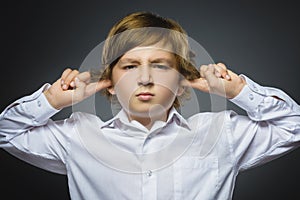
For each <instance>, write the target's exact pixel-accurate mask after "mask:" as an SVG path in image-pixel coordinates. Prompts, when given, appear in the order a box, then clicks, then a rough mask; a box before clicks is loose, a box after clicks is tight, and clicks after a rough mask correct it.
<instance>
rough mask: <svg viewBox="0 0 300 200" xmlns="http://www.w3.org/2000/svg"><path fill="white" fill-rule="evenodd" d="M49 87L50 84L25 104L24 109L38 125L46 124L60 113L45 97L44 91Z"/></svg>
mask: <svg viewBox="0 0 300 200" xmlns="http://www.w3.org/2000/svg"><path fill="white" fill-rule="evenodd" d="M48 87H49V84H46V85H44V86H43V87H41V88H40V89H39V90H38V91H37V92H35V93H34V94H33V95H32V98H31V99H28V100H27V101H25V102H23V106H24V107H23V108H24V109H25V110H26V112H27V113H28V114H29V115H31V116H32V117H33V121H34V122H35V123H37V124H42V123H44V122H46V121H47V120H48V119H49V118H50V117H52V116H53V115H54V114H56V113H57V112H59V111H60V110H57V109H55V108H54V107H52V106H51V104H50V103H49V102H48V100H47V98H46V96H45V95H44V93H43V91H45V90H46V89H47V88H48Z"/></svg>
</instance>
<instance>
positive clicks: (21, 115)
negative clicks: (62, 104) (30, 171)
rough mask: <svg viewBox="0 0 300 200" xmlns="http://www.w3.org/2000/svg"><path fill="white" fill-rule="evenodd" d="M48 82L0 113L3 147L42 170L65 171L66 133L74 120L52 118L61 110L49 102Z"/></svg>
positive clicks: (0, 138) (0, 135) (0, 143)
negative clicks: (45, 93)
mask: <svg viewBox="0 0 300 200" xmlns="http://www.w3.org/2000/svg"><path fill="white" fill-rule="evenodd" d="M47 87H49V84H45V85H44V86H43V87H41V88H40V89H39V90H38V91H36V92H35V93H33V94H32V95H29V96H26V97H23V98H21V99H19V100H17V101H15V102H13V103H12V104H11V105H9V106H8V107H7V108H6V109H5V110H4V111H3V112H2V113H1V115H0V147H1V148H4V149H5V150H6V151H8V152H9V153H11V154H13V155H14V156H16V157H18V158H20V159H22V160H24V161H26V162H29V163H31V164H33V165H35V166H38V167H41V168H43V169H46V170H49V171H52V172H56V173H61V174H65V173H66V169H65V158H66V147H67V137H68V136H67V133H69V132H71V131H72V122H71V119H66V120H63V121H57V122H54V121H52V120H51V119H50V117H52V116H53V115H54V114H55V113H57V112H58V111H59V110H56V109H54V108H53V107H52V106H51V105H50V104H49V103H48V101H47V99H46V97H45V96H44V94H43V91H44V90H45V89H46V88H47Z"/></svg>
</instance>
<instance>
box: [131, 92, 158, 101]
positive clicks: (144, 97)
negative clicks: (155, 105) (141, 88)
mask: <svg viewBox="0 0 300 200" xmlns="http://www.w3.org/2000/svg"><path fill="white" fill-rule="evenodd" d="M135 96H136V97H137V98H138V99H139V100H141V101H148V100H150V99H151V98H152V97H153V96H154V94H152V93H150V92H140V93H138V94H137V95H135Z"/></svg>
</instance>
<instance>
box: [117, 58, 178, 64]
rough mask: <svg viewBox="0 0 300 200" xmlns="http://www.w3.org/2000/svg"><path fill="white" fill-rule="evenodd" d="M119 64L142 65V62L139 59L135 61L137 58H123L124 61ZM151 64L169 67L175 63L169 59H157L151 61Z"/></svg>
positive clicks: (121, 60)
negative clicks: (162, 64)
mask: <svg viewBox="0 0 300 200" xmlns="http://www.w3.org/2000/svg"><path fill="white" fill-rule="evenodd" d="M119 62H120V63H121V64H124V63H136V64H139V63H141V61H140V60H139V59H135V58H123V59H120V60H119ZM150 63H167V64H169V65H173V64H174V62H172V60H171V59H168V58H155V59H153V60H150Z"/></svg>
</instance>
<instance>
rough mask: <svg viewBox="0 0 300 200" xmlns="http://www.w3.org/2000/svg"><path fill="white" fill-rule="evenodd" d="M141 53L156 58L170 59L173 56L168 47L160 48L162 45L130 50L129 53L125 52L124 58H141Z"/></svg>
mask: <svg viewBox="0 0 300 200" xmlns="http://www.w3.org/2000/svg"><path fill="white" fill-rule="evenodd" d="M143 53H145V54H151V55H157V56H166V57H170V58H172V57H173V56H174V55H175V54H174V52H173V51H172V48H171V47H170V46H166V45H164V46H162V45H151V46H138V47H134V48H132V49H130V50H129V51H127V52H125V54H124V56H122V57H123V58H124V57H128V56H130V55H134V56H142V55H143Z"/></svg>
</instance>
